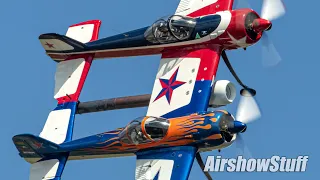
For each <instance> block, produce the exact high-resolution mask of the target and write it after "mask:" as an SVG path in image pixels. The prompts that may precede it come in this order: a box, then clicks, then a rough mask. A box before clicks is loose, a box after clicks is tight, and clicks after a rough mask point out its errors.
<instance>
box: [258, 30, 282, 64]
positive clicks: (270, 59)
mask: <svg viewBox="0 0 320 180" xmlns="http://www.w3.org/2000/svg"><path fill="white" fill-rule="evenodd" d="M261 41H262V65H263V66H264V67H271V66H275V65H277V64H279V62H280V61H281V60H282V59H281V57H280V55H279V53H278V51H277V49H276V48H275V47H274V45H273V43H272V41H271V40H270V39H269V36H268V35H267V33H264V35H263V36H262V37H261Z"/></svg>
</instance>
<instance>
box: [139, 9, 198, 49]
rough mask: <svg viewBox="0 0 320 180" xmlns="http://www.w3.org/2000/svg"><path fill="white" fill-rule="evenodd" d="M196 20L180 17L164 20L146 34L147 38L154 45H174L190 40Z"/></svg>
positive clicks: (156, 23) (174, 16) (155, 24)
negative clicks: (174, 43)
mask: <svg viewBox="0 0 320 180" xmlns="http://www.w3.org/2000/svg"><path fill="white" fill-rule="evenodd" d="M195 25H196V20H195V19H193V18H189V17H184V16H180V15H173V16H171V17H169V18H162V19H159V20H158V21H156V22H155V23H154V24H153V25H152V26H150V27H149V29H148V30H147V31H146V32H145V37H146V39H147V40H148V41H150V42H153V43H172V42H177V41H183V40H187V39H188V38H190V36H191V34H192V32H193V30H194V27H195Z"/></svg>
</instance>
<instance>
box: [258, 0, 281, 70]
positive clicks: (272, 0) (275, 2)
mask: <svg viewBox="0 0 320 180" xmlns="http://www.w3.org/2000/svg"><path fill="white" fill-rule="evenodd" d="M285 12H286V11H285V6H284V4H283V2H282V0H264V1H263V5H262V11H261V18H262V19H265V20H268V21H269V22H270V21H273V20H275V19H278V18H279V17H281V16H283V15H284V14H285ZM271 26H272V25H271ZM271 26H270V28H269V29H267V31H268V30H270V29H271ZM261 41H262V57H263V59H262V64H263V66H264V67H271V66H275V65H277V64H278V63H279V62H280V61H281V57H280V55H279V53H278V51H277V49H276V48H275V46H274V45H273V42H272V41H271V40H270V39H269V36H268V35H267V34H266V33H265V32H263V36H262V38H261Z"/></svg>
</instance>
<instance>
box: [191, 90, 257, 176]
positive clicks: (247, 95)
mask: <svg viewBox="0 0 320 180" xmlns="http://www.w3.org/2000/svg"><path fill="white" fill-rule="evenodd" d="M242 93H243V96H242V97H241V99H240V101H239V105H238V110H237V114H236V118H235V120H234V118H232V117H230V116H223V117H221V120H220V124H219V125H220V131H221V135H222V136H223V137H224V139H225V140H226V141H227V142H230V141H231V140H232V139H233V138H235V144H236V147H237V148H238V149H240V150H241V151H242V154H243V155H244V156H245V157H248V158H250V157H252V156H251V152H250V150H249V149H248V147H247V146H246V144H245V142H244V140H243V138H242V136H241V133H243V132H245V131H246V129H247V126H246V124H247V123H250V122H253V121H255V120H257V119H258V118H260V117H261V113H260V109H259V107H258V105H257V103H256V101H255V100H254V98H253V95H252V94H251V92H250V91H248V90H246V89H243V90H242ZM196 159H197V162H198V164H199V166H200V168H201V169H202V171H203V173H204V174H205V176H206V177H207V178H208V180H212V177H211V175H210V173H208V172H205V171H204V167H205V165H204V163H203V160H202V158H201V155H200V153H199V152H197V153H196Z"/></svg>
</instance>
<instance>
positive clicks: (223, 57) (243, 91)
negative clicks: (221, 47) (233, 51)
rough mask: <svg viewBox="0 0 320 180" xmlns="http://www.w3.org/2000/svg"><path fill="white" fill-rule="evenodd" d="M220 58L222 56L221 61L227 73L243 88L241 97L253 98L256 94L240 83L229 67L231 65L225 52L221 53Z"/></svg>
mask: <svg viewBox="0 0 320 180" xmlns="http://www.w3.org/2000/svg"><path fill="white" fill-rule="evenodd" d="M221 56H222V59H223V61H224V63H225V64H226V66H227V67H228V69H229V71H230V72H231V74H232V75H233V77H234V78H235V79H236V80H237V82H238V83H239V85H240V86H242V87H243V89H241V91H240V94H241V96H248V95H249V96H255V95H256V94H257V92H256V90H254V89H252V88H249V87H248V86H247V85H245V84H243V83H242V81H241V80H240V78H239V77H238V75H237V73H236V72H235V71H234V69H233V67H232V66H231V63H230V61H229V59H228V56H227V54H226V52H225V51H222V53H221ZM248 93H249V94H248ZM250 94H251V95H250Z"/></svg>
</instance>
